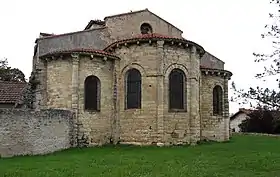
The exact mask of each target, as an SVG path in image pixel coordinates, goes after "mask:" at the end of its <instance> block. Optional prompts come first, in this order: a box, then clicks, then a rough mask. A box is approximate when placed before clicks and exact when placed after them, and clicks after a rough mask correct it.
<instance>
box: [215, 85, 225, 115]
mask: <svg viewBox="0 0 280 177" xmlns="http://www.w3.org/2000/svg"><path fill="white" fill-rule="evenodd" d="M213 114H214V115H222V114H223V90H222V87H221V86H219V85H216V86H215V87H214V89H213Z"/></svg>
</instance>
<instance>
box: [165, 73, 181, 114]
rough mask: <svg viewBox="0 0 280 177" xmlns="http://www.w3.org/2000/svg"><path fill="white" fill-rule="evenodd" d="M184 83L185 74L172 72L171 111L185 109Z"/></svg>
mask: <svg viewBox="0 0 280 177" xmlns="http://www.w3.org/2000/svg"><path fill="white" fill-rule="evenodd" d="M184 83H185V75H184V72H183V71H182V70H180V69H174V70H172V71H171V73H170V75H169V109H184Z"/></svg>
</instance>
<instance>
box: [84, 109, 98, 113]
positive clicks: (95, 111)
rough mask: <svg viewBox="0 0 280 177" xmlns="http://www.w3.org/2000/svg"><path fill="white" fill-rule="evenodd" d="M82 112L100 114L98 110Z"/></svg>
mask: <svg viewBox="0 0 280 177" xmlns="http://www.w3.org/2000/svg"><path fill="white" fill-rule="evenodd" d="M84 111H85V112H88V113H99V112H100V110H88V109H85V110H84Z"/></svg>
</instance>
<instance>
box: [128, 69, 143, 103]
mask: <svg viewBox="0 0 280 177" xmlns="http://www.w3.org/2000/svg"><path fill="white" fill-rule="evenodd" d="M126 108H127V109H135V108H141V74H140V72H139V71H138V70H137V69H135V68H133V69H130V70H128V71H127V72H126Z"/></svg>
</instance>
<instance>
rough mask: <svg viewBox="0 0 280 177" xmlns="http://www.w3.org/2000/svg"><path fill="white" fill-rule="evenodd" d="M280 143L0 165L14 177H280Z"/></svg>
mask: <svg viewBox="0 0 280 177" xmlns="http://www.w3.org/2000/svg"><path fill="white" fill-rule="evenodd" d="M279 140H280V139H279V138H272V137H264V136H250V135H246V136H234V137H233V138H232V140H231V141H230V142H228V143H211V144H203V145H198V146H188V147H185V146H176V147H173V146H172V147H155V146H152V147H135V146H107V147H94V148H74V149H69V150H65V151H62V152H56V153H53V154H50V155H44V156H23V157H22V156H21V157H14V158H9V159H5V158H2V159H0V176H6V177H12V176H21V177H54V176H59V177H64V176H65V177H72V176H73V177H74V176H75V177H76V176H79V177H86V176H90V177H91V176H92V177H95V176H98V177H107V176H108V177H109V176H113V177H121V176H125V177H129V176H131V177H151V176H156V177H173V176H174V177H186V176H189V177H206V176H207V177H208V176H209V177H212V176H213V177H214V176H215V177H225V176H226V177H236V176H242V177H243V176H244V177H264V176H279V173H280V153H279V147H280V141H279Z"/></svg>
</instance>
